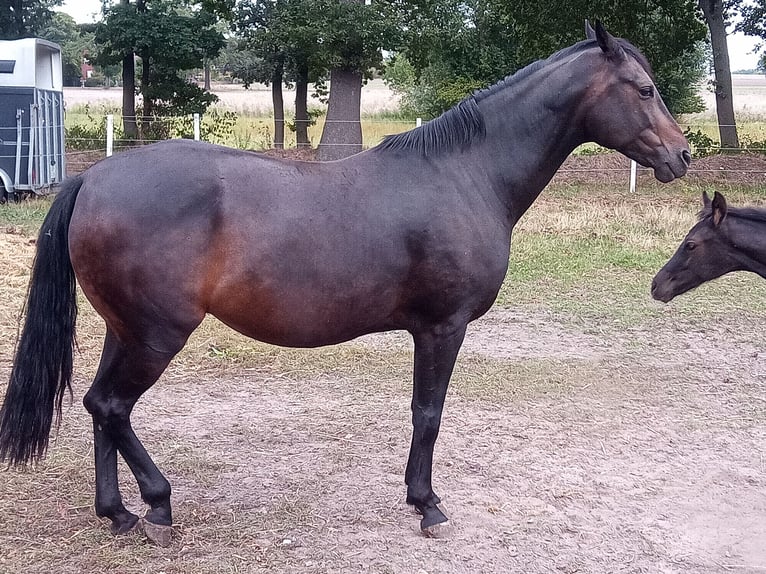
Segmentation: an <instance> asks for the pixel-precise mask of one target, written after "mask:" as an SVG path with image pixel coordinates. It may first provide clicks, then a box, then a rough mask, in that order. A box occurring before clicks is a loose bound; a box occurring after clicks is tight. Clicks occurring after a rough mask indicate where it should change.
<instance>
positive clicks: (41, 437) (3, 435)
mask: <svg viewBox="0 0 766 574" xmlns="http://www.w3.org/2000/svg"><path fill="white" fill-rule="evenodd" d="M81 185H82V178H81V177H73V178H71V179H69V180H67V181H66V182H65V183H64V185H63V186H62V189H61V191H59V193H58V196H57V197H56V200H55V201H54V202H53V205H52V206H51V208H50V211H49V212H48V215H47V216H46V217H45V221H44V222H43V226H42V228H41V229H40V235H39V237H38V238H37V255H36V256H35V262H34V265H33V268H32V278H31V279H30V282H29V293H28V295H27V304H26V318H25V319H24V328H23V330H22V331H21V337H20V338H19V341H18V344H17V346H16V356H15V358H14V361H13V369H12V370H11V378H10V381H9V382H8V390H7V391H6V394H5V402H4V403H3V407H2V409H0V461H5V460H8V461H10V463H11V464H14V465H20V464H24V463H26V462H29V461H33V460H36V459H39V458H41V457H42V456H43V455H44V454H45V451H46V449H47V448H48V436H49V435H50V430H51V421H52V420H53V406H54V403H55V405H56V412H57V421H58V419H59V418H60V417H61V402H62V400H63V398H64V392H65V391H66V389H69V392H70V394H71V392H72V388H71V384H70V383H71V379H72V350H73V346H74V326H75V320H76V319H77V298H76V295H77V292H76V283H75V276H74V270H73V269H72V262H71V260H70V259H69V220H70V219H71V217H72V211H73V210H74V204H75V200H76V199H77V193H78V192H79V191H80V186H81Z"/></svg>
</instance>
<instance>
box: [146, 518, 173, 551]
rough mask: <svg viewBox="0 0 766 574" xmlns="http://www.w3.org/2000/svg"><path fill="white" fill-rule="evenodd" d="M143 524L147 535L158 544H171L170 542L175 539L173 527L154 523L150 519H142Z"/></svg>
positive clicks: (164, 545) (163, 545)
mask: <svg viewBox="0 0 766 574" xmlns="http://www.w3.org/2000/svg"><path fill="white" fill-rule="evenodd" d="M141 526H142V528H143V529H144V534H146V537H147V538H148V539H149V540H151V541H152V542H154V543H155V544H156V545H157V546H162V547H163V548H165V547H166V546H170V542H171V540H172V539H173V527H172V526H164V525H162V524H154V523H153V522H149V521H148V520H145V519H143V520H141Z"/></svg>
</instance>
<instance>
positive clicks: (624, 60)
mask: <svg viewBox="0 0 766 574" xmlns="http://www.w3.org/2000/svg"><path fill="white" fill-rule="evenodd" d="M586 32H587V35H588V38H589V39H592V40H596V42H597V43H598V46H599V47H600V48H601V54H600V59H599V62H598V64H597V67H596V68H595V70H594V72H593V75H592V79H591V83H590V86H589V87H588V89H587V92H586V95H585V98H584V100H583V105H584V108H583V110H584V114H583V116H584V120H585V124H584V125H585V130H586V137H587V139H588V140H591V141H595V142H596V143H598V144H600V145H603V146H605V147H608V148H612V149H616V150H617V151H619V152H621V153H623V154H625V155H626V156H628V157H629V158H631V159H633V160H635V161H636V162H638V163H640V164H641V165H643V166H644V167H651V168H653V169H654V175H655V177H656V178H657V179H658V180H660V181H662V182H668V181H672V180H673V179H675V178H677V177H681V176H683V175H684V174H685V173H686V170H687V169H688V167H689V163H690V162H691V154H690V152H689V144H688V142H687V141H686V138H685V137H684V135H683V133H682V132H681V129H680V128H679V127H678V124H677V123H676V122H675V120H674V119H673V117H672V116H671V115H670V113H669V112H668V109H667V108H666V107H665V103H664V102H663V101H662V98H661V97H660V94H659V93H658V91H657V88H656V87H655V85H654V81H653V80H652V75H651V70H650V68H649V64H648V63H647V61H646V59H645V58H644V56H643V55H642V54H641V53H640V52H639V51H638V50H637V49H636V48H635V47H634V46H632V45H631V44H629V43H628V42H626V41H625V40H621V39H617V38H614V37H613V36H612V35H611V34H609V32H607V31H606V30H605V29H604V28H603V26H602V25H601V24H600V23H599V22H597V23H596V28H595V30H594V29H593V28H591V27H590V25H586Z"/></svg>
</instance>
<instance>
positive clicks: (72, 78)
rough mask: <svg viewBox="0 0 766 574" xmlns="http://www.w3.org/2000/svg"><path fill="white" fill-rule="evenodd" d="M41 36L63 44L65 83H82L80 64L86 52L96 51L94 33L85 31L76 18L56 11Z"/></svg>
mask: <svg viewBox="0 0 766 574" xmlns="http://www.w3.org/2000/svg"><path fill="white" fill-rule="evenodd" d="M39 36H40V37H41V38H45V39H46V40H50V41H51V42H55V43H56V44H58V45H59V46H61V64H62V72H63V77H64V85H66V86H78V85H80V65H81V63H82V58H83V55H84V54H87V53H92V52H94V51H95V50H94V46H95V45H94V43H93V34H92V33H89V32H85V31H83V30H82V29H81V28H80V27H79V26H78V25H77V24H76V23H75V21H74V18H72V17H71V16H69V15H68V14H64V13H63V12H55V13H54V14H53V17H52V18H51V20H50V22H49V24H48V25H47V26H46V27H45V28H43V29H42V30H40V32H39Z"/></svg>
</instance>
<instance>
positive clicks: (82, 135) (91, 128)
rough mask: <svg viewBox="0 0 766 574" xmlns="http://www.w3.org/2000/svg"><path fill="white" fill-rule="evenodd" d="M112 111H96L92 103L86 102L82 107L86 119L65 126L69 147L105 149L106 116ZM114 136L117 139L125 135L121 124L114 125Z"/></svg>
mask: <svg viewBox="0 0 766 574" xmlns="http://www.w3.org/2000/svg"><path fill="white" fill-rule="evenodd" d="M112 112H113V110H107V109H106V108H101V109H100V110H99V111H98V112H97V113H94V112H93V111H92V109H91V107H90V104H85V106H83V108H82V115H84V116H85V118H84V120H82V121H80V122H76V123H73V124H72V125H68V126H66V127H65V128H64V136H65V140H66V145H67V148H68V149H73V150H97V149H104V145H105V142H106V122H105V120H104V116H106V114H108V113H112ZM114 137H115V139H117V140H119V139H123V138H124V137H125V135H124V133H123V132H122V130H121V126H119V125H115V126H114Z"/></svg>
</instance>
